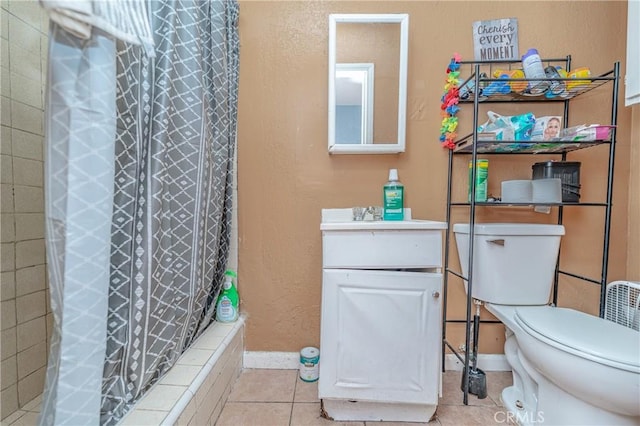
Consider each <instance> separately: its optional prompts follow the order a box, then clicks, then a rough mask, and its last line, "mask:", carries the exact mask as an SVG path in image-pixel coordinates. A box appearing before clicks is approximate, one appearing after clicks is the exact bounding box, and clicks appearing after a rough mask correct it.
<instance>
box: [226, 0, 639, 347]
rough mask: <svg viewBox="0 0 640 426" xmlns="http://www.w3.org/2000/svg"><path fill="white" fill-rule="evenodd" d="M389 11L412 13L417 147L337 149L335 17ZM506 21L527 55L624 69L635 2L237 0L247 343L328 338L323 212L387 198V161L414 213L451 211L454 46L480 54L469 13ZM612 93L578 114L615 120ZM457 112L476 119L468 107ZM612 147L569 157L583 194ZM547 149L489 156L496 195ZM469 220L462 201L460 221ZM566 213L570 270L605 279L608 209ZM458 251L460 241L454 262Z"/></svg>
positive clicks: (615, 230)
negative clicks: (331, 136)
mask: <svg viewBox="0 0 640 426" xmlns="http://www.w3.org/2000/svg"><path fill="white" fill-rule="evenodd" d="M387 12H388V13H408V14H409V15H410V22H409V73H408V111H407V117H408V119H407V150H406V152H404V153H402V154H397V155H329V154H328V153H327V75H328V69H327V66H328V64H327V62H328V60H327V57H328V51H327V43H328V15H329V14H330V13H387ZM506 17H517V18H518V24H519V41H520V42H519V47H520V52H521V53H523V52H524V51H526V49H527V48H529V47H536V48H537V49H538V50H539V51H540V52H541V53H542V55H543V56H544V57H559V56H564V55H567V54H571V55H572V65H573V68H575V67H579V66H588V67H590V68H591V70H592V71H593V72H594V73H603V72H605V71H608V70H610V69H612V67H613V63H614V62H615V61H617V60H619V61H621V62H622V66H621V71H622V75H624V73H625V69H624V58H625V48H626V40H625V38H626V2H604V1H602V2H588V3H585V2H570V1H554V2H520V1H518V2H506V1H492V2H476V1H473V2H471V1H469V2H431V1H415V2H400V1H394V2H377V1H371V2H351V1H339V2H324V1H318V2H316V1H314V2H304V1H295V2H294V1H291V2H289V1H287V2H276V1H273V2H265V1H241V2H240V40H241V53H240V57H241V60H240V100H239V118H238V199H239V200H238V201H239V202H238V218H239V266H238V268H239V286H240V292H241V301H242V310H243V311H244V312H245V313H246V314H247V315H248V321H247V331H246V349H247V350H250V351H298V350H300V348H302V347H304V346H308V345H319V343H320V341H319V340H320V299H321V284H322V276H321V235H320V230H319V225H320V210H321V209H322V208H336V207H351V206H355V205H365V206H366V205H380V204H381V191H382V189H381V188H382V185H383V184H384V183H385V181H386V178H387V173H388V169H389V168H397V169H398V170H399V174H400V179H401V181H402V182H403V183H404V184H405V187H406V190H405V191H406V195H405V202H406V205H407V206H408V207H411V208H412V209H413V213H414V217H417V218H423V219H433V220H444V219H445V207H446V182H447V152H446V151H445V150H443V149H442V148H441V147H440V145H439V143H438V136H439V128H440V120H441V118H440V116H439V112H440V109H439V108H440V97H441V94H442V90H443V84H444V77H445V71H446V67H447V64H448V62H449V60H450V58H451V55H452V53H453V52H459V53H460V54H461V55H462V57H463V59H471V58H472V56H473V39H472V30H471V28H472V23H473V21H476V20H486V19H495V18H506ZM620 86H621V88H622V83H621V85H620ZM620 94H621V95H622V94H623V89H621V91H620ZM609 98H610V95H609V92H606V96H602V95H599V94H598V93H592V94H588V95H586V96H584V99H582V100H579V101H577V102H575V103H573V104H572V110H571V117H572V123H571V124H580V121H579V120H587V118H586V117H588V120H589V121H590V122H598V121H601V122H608V121H609V119H610V109H609V108H608V107H606V105H605V104H607V103H608V102H609ZM620 98H623V96H620ZM494 109H495V110H496V111H498V112H504V113H516V112H524V111H525V110H526V109H522V108H521V107H518V108H512V107H511V106H502V107H500V106H495V107H494ZM589 111H592V112H589ZM594 111H595V115H594ZM618 112H619V117H618V118H619V120H618V122H619V131H618V144H617V156H616V174H615V183H614V186H615V191H614V203H615V205H614V208H613V222H612V234H611V242H612V246H611V258H610V265H609V266H610V273H609V281H612V280H614V279H623V278H624V277H625V274H626V268H627V245H626V244H625V243H624V241H626V240H627V228H628V223H627V214H628V198H629V191H628V183H629V173H630V170H629V156H630V135H631V109H629V108H626V109H625V108H624V106H623V101H622V102H620V108H619V111H618ZM550 113H552V111H551V110H544V109H543V110H538V111H536V114H542V115H550ZM587 113H588V114H587ZM465 114H466V116H465ZM460 117H461V120H463V121H464V120H469V119H470V117H469V113H468V112H462V113H461V114H460ZM468 131H470V128H469V129H468ZM636 134H637V133H636ZM635 152H636V153H637V150H636V151H635ZM605 154H606V147H602V148H601V147H598V148H593V149H590V150H583V151H580V152H577V153H575V154H574V155H572V156H571V157H570V160H572V161H573V160H575V161H581V162H582V170H581V172H582V179H581V183H582V190H581V193H582V199H583V200H584V201H594V202H595V201H601V200H602V197H603V195H604V189H605V187H606V184H605V182H606V162H605V161H604V160H603V156H604V155H605ZM551 158H553V157H542V156H541V157H531V156H506V157H500V158H497V157H492V159H491V164H490V177H489V191H490V192H492V193H494V194H498V193H499V188H500V182H501V181H502V180H506V179H518V178H529V177H530V173H531V165H532V164H533V163H534V162H536V161H544V160H547V159H551ZM556 159H557V157H556ZM466 161H467V158H459V159H457V160H456V172H455V174H454V178H455V181H456V182H457V183H456V195H457V196H458V197H463V196H464V194H465V193H466V180H465V178H466V168H465V162H466ZM479 213H480V216H479V220H482V221H487V222H491V221H493V222H498V221H537V222H552V221H554V220H555V219H554V218H553V217H552V216H548V215H543V214H534V213H531V212H530V211H528V210H516V209H511V210H507V209H480V211H479ZM465 217H466V213H465V212H463V211H458V214H457V215H456V216H455V217H454V218H453V220H452V222H456V221H464V220H465ZM565 223H566V227H567V232H568V234H569V236H570V237H569V236H567V238H565V239H564V240H563V267H564V268H565V269H567V270H570V271H572V272H577V273H580V274H583V275H588V276H595V277H596V278H597V275H598V273H599V264H600V260H599V259H601V254H600V253H601V252H600V247H601V246H602V242H603V235H602V234H603V233H602V225H601V223H602V209H598V208H586V207H585V208H580V209H576V208H574V209H569V208H567V209H565ZM456 256H457V254H456V252H455V245H453V252H452V259H454V260H455V258H456ZM453 263H454V264H456V263H457V262H453ZM597 297H598V289H597V287H596V286H595V285H593V284H588V283H583V282H576V281H575V280H571V279H564V280H562V282H561V289H560V304H561V305H563V306H573V307H577V308H579V309H582V310H585V311H588V312H593V313H597V307H598V303H597ZM464 306H465V298H464V291H463V289H462V285H461V283H460V282H456V281H455V280H452V282H451V291H450V303H449V311H450V314H451V317H456V318H462V315H463V313H464ZM448 336H449V340H450V341H451V342H452V343H453V344H454V345H455V346H457V345H458V344H460V343H461V342H462V341H463V340H464V333H463V331H462V328H460V327H456V326H451V327H449V332H448ZM482 336H483V337H482V339H481V346H480V350H481V352H485V353H500V352H501V351H502V327H501V326H492V325H488V326H486V327H484V326H483V330H482Z"/></svg>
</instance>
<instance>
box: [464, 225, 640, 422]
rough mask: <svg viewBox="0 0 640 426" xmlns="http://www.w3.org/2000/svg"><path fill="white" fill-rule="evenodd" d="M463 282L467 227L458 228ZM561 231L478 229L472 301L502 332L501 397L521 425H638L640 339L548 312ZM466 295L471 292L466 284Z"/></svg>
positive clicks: (600, 323)
mask: <svg viewBox="0 0 640 426" xmlns="http://www.w3.org/2000/svg"><path fill="white" fill-rule="evenodd" d="M453 232H454V234H455V237H456V245H457V248H458V256H459V259H460V265H461V268H462V273H463V275H464V276H468V266H469V256H468V255H469V224H455V225H454V227H453ZM562 235H564V227H563V226H561V225H544V224H517V223H490V224H489V223H487V224H475V227H474V246H473V271H472V272H473V276H472V278H473V279H472V283H471V295H472V297H473V298H474V299H477V300H480V301H482V302H483V304H484V306H485V307H486V309H487V310H488V311H489V312H491V313H492V314H493V315H495V317H496V318H498V319H499V320H500V321H501V322H502V323H503V324H504V325H505V334H506V340H505V345H504V353H505V357H506V358H507V362H508V363H509V365H510V366H511V370H512V374H513V385H512V386H509V387H507V388H505V389H504V390H503V391H502V395H501V396H502V403H503V405H504V406H505V408H506V409H507V410H508V412H509V413H508V414H509V416H508V419H510V420H512V421H513V422H516V423H518V424H520V425H539V424H547V425H578V424H579V425H627V424H628V425H638V424H640V333H638V332H637V331H635V330H633V329H631V328H627V327H624V326H621V325H618V324H616V323H614V322H611V321H608V320H605V319H602V318H599V317H596V316H594V315H589V314H586V313H583V312H579V311H576V310H573V309H567V308H559V307H552V306H549V299H550V294H551V289H552V285H553V277H554V272H555V265H556V259H557V256H558V250H559V247H560V238H561V237H562ZM465 290H466V291H467V293H468V287H467V284H466V281H465Z"/></svg>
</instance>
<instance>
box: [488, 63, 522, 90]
mask: <svg viewBox="0 0 640 426" xmlns="http://www.w3.org/2000/svg"><path fill="white" fill-rule="evenodd" d="M505 76H506V77H505ZM493 78H507V79H524V78H525V76H524V71H522V70H521V69H514V70H495V71H494V72H493ZM507 84H508V85H509V88H510V89H511V91H512V92H514V93H520V92H523V91H524V89H526V88H527V82H526V81H509V82H508V83H507Z"/></svg>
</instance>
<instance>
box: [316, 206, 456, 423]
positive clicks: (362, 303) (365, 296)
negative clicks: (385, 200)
mask: <svg viewBox="0 0 640 426" xmlns="http://www.w3.org/2000/svg"><path fill="white" fill-rule="evenodd" d="M337 210H340V209H337ZM330 212H332V210H325V211H323V223H322V225H321V230H322V242H323V273H322V318H321V341H320V350H321V361H320V379H319V385H318V392H319V397H320V399H321V400H322V405H323V410H324V412H325V415H326V416H327V417H328V418H332V419H334V420H341V421H349V420H357V421H367V420H369V421H419V422H427V421H429V419H430V418H431V416H432V415H433V413H434V412H435V409H436V406H437V403H438V395H439V390H440V377H441V376H440V371H441V359H440V357H441V339H442V335H441V325H442V319H441V298H440V293H441V291H442V274H441V266H442V231H443V230H444V229H446V224H445V223H442V222H433V221H419V220H405V221H401V222H385V221H379V222H366V221H365V222H351V221H348V222H347V221H344V222H338V221H334V222H332V221H331V214H330Z"/></svg>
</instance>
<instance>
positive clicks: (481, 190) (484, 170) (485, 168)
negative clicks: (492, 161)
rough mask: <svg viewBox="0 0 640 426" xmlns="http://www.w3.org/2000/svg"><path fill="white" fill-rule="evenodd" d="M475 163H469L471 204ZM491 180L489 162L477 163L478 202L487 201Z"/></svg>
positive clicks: (478, 161) (480, 161)
mask: <svg viewBox="0 0 640 426" xmlns="http://www.w3.org/2000/svg"><path fill="white" fill-rule="evenodd" d="M472 173H473V161H469V198H468V200H469V202H471V188H472V185H473V175H472ZM488 178H489V160H484V159H482V160H480V159H479V160H477V161H476V182H475V185H476V201H480V202H484V201H487V181H488Z"/></svg>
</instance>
